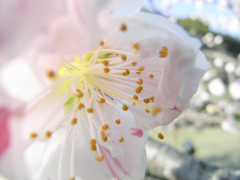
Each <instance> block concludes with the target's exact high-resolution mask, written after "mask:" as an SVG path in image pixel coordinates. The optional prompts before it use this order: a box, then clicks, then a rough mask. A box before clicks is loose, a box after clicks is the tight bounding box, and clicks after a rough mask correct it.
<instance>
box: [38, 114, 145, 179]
mask: <svg viewBox="0 0 240 180" xmlns="http://www.w3.org/2000/svg"><path fill="white" fill-rule="evenodd" d="M84 114H85V112H83V113H81V121H79V124H77V125H76V126H77V127H75V128H77V131H76V139H75V152H76V154H75V155H74V166H75V167H74V171H75V175H74V176H80V177H81V178H82V179H88V180H95V179H99V180H101V179H102V180H107V179H110V180H111V179H112V178H119V179H141V178H143V176H144V171H145V167H146V156H145V148H144V143H142V141H141V138H139V137H137V136H134V135H131V130H130V125H129V123H128V122H129V121H130V124H132V123H133V119H123V118H121V119H122V120H121V124H120V125H119V128H118V129H116V130H115V131H114V132H113V133H114V135H113V136H111V138H112V140H115V142H117V141H118V139H119V138H120V137H124V139H125V140H124V142H123V143H119V145H120V146H121V147H122V148H123V153H124V155H123V156H122V155H120V156H118V157H117V158H113V157H111V154H110V152H109V151H108V150H107V149H106V148H104V147H100V151H101V153H103V154H104V156H105V157H104V160H103V161H102V162H97V161H96V160H95V159H94V157H95V156H96V155H97V153H96V152H93V151H91V150H90V146H89V142H90V139H91V137H90V133H89V125H88V121H87V119H86V115H84ZM65 133H67V129H66V128H62V129H60V130H59V131H57V132H56V133H54V134H53V136H52V137H51V139H50V140H49V141H48V142H47V144H46V149H45V151H44V156H43V163H42V167H41V169H40V171H39V173H38V174H37V176H36V179H40V178H43V179H47V178H50V179H58V176H57V174H58V167H59V163H62V169H64V171H62V173H61V174H62V179H68V178H69V177H71V174H70V169H71V166H70V157H71V147H72V141H73V133H70V134H69V135H68V139H67V142H66V145H65V147H64V153H63V161H62V162H59V156H60V150H61V145H62V143H63V136H64V134H65Z"/></svg>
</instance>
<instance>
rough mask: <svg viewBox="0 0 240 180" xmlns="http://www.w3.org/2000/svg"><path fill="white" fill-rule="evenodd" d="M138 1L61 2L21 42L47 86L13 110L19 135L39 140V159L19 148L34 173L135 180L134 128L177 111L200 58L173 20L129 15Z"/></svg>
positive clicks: (161, 121)
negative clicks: (22, 111) (52, 16)
mask: <svg viewBox="0 0 240 180" xmlns="http://www.w3.org/2000/svg"><path fill="white" fill-rule="evenodd" d="M141 3H142V1H137V0H134V1H128V0H126V1H124V2H120V1H116V2H110V1H106V3H99V1H96V0H90V1H87V2H86V1H83V0H71V1H68V2H67V5H66V14H65V15H64V16H62V17H60V18H59V19H57V20H56V21H54V22H53V23H51V24H50V25H49V27H48V30H47V31H45V32H42V33H40V34H38V36H36V37H35V38H34V39H33V40H32V41H31V43H30V44H29V45H28V46H27V47H26V48H25V50H24V52H23V53H22V55H23V56H22V57H24V59H25V60H26V61H28V62H29V65H30V66H31V67H32V69H33V70H34V71H35V73H36V75H37V77H38V78H40V79H41V81H42V82H44V83H45V84H47V87H46V88H45V89H44V90H43V91H42V92H41V93H39V94H38V95H37V96H36V98H33V99H32V100H31V105H29V107H28V110H27V111H26V115H25V116H24V118H23V120H24V127H23V134H24V135H25V137H27V138H29V137H30V138H31V139H36V140H47V142H46V143H44V146H45V148H44V152H43V154H42V157H43V161H42V163H39V162H36V161H35V162H33V161H31V160H29V157H30V156H31V151H29V152H28V153H26V159H27V161H28V163H29V164H30V166H31V163H36V164H38V165H36V167H39V166H40V168H39V169H38V168H36V169H38V170H36V169H33V170H32V172H34V174H35V175H34V178H36V179H41V178H42V179H48V178H50V179H60V180H61V179H67V178H71V179H74V178H76V177H77V176H79V177H81V178H83V179H114V178H115V179H143V177H144V170H145V168H146V154H145V148H144V144H145V139H146V138H145V136H144V132H143V130H149V129H152V128H155V127H157V126H159V125H168V124H169V123H171V122H172V121H173V120H174V119H175V118H177V117H178V116H179V115H180V114H181V113H182V111H183V110H184V109H185V108H186V107H187V105H188V103H189V101H190V99H191V97H192V96H193V94H194V93H195V92H196V90H197V88H198V84H199V82H200V80H201V78H202V76H203V75H204V73H205V72H206V70H207V69H208V62H207V61H206V58H205V56H204V55H203V53H202V52H201V51H200V50H199V49H200V47H201V43H200V41H198V40H197V39H195V38H192V37H190V36H189V35H188V34H187V33H186V32H185V31H184V30H183V29H182V28H180V27H179V26H177V25H176V24H173V23H172V22H169V21H168V20H166V19H165V18H163V17H161V16H158V15H154V14H150V13H137V14H135V13H136V12H137V11H138V10H139V8H140V7H141ZM33 59H34V61H33ZM11 76H13V74H11ZM5 77H7V75H6V76H5ZM14 80H15V81H17V82H22V81H24V80H25V79H19V78H18V77H15V79H14ZM8 84H11V87H12V89H17V91H16V92H15V94H18V91H20V87H16V88H14V85H15V83H11V82H9V83H8ZM154 132H156V131H154ZM156 133H157V135H158V137H159V139H163V138H164V136H163V135H162V134H161V133H158V132H156ZM33 146H34V145H33ZM39 151H41V150H39ZM35 152H36V151H35ZM39 153H41V152H39ZM39 164H41V165H39Z"/></svg>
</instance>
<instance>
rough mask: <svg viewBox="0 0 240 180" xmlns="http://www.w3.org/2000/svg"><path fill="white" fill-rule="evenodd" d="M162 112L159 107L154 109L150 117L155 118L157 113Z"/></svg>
mask: <svg viewBox="0 0 240 180" xmlns="http://www.w3.org/2000/svg"><path fill="white" fill-rule="evenodd" d="M160 112H162V109H161V108H160V107H155V108H153V110H152V115H153V116H156V115H157V114H158V113H160Z"/></svg>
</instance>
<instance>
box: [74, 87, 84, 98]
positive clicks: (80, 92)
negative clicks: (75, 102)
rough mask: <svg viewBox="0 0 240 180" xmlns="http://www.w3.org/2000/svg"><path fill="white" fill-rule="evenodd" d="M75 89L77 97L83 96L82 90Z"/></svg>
mask: <svg viewBox="0 0 240 180" xmlns="http://www.w3.org/2000/svg"><path fill="white" fill-rule="evenodd" d="M76 91H77V94H75V96H76V97H78V98H81V97H83V93H82V91H80V89H76Z"/></svg>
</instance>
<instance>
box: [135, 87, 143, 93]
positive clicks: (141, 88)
mask: <svg viewBox="0 0 240 180" xmlns="http://www.w3.org/2000/svg"><path fill="white" fill-rule="evenodd" d="M142 90H143V87H142V86H138V87H137V89H135V92H136V93H137V94H140V93H141V92H142Z"/></svg>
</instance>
